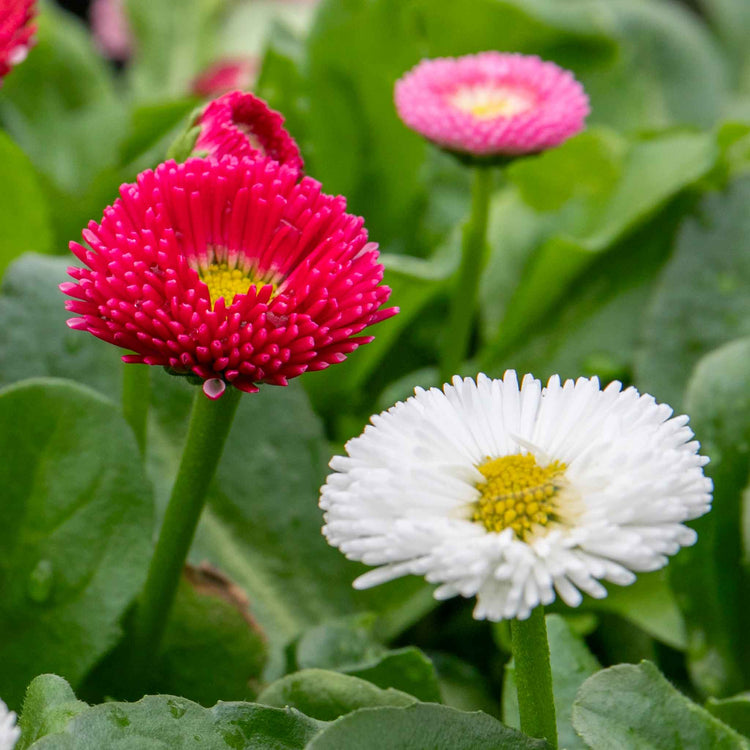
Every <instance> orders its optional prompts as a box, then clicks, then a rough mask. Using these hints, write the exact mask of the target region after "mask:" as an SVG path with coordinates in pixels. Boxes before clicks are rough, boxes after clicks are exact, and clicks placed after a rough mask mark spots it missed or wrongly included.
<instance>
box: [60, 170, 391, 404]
mask: <svg viewBox="0 0 750 750" xmlns="http://www.w3.org/2000/svg"><path fill="white" fill-rule="evenodd" d="M298 178H299V173H298V172H297V171H296V170H294V169H291V168H288V167H285V166H282V165H279V164H278V163H277V162H275V161H273V160H271V159H247V158H245V159H241V160H240V159H234V158H229V157H227V158H224V159H221V160H218V161H217V160H207V159H196V158H193V159H189V160H188V161H187V162H185V163H183V164H176V163H175V162H167V163H165V164H161V165H160V166H159V167H157V168H156V170H147V171H145V172H143V173H141V174H140V175H139V176H138V179H137V182H136V183H135V184H129V185H123V186H122V187H121V188H120V196H121V197H120V198H119V199H118V200H116V201H115V202H114V204H113V205H112V206H109V207H108V208H107V209H105V211H104V217H103V218H102V221H101V223H100V224H97V223H96V222H94V221H92V222H90V223H89V225H88V228H87V229H85V230H84V231H83V238H84V240H85V241H86V242H87V243H88V245H89V247H90V249H87V248H86V247H84V246H82V245H80V244H78V243H76V242H71V243H70V249H71V250H72V252H73V253H74V254H75V255H76V257H78V258H79V259H80V260H81V261H82V262H83V263H84V264H85V265H86V266H87V267H85V268H79V267H70V268H69V269H68V273H69V275H70V276H72V277H73V278H74V279H75V280H76V281H75V282H67V283H64V284H62V285H61V286H60V289H61V290H62V291H63V292H64V293H65V294H67V295H69V296H70V297H72V299H70V300H67V301H66V308H67V309H68V310H70V311H71V312H73V313H75V314H76V315H77V317H74V318H71V319H70V320H69V321H68V325H69V326H70V327H71V328H74V329H80V330H85V331H89V332H90V333H92V334H94V336H97V337H98V338H100V339H103V340H104V341H109V342H110V343H113V344H116V345H117V346H121V347H123V348H125V349H130V350H131V351H133V352H135V354H129V355H126V356H124V357H123V360H124V361H125V362H136V363H145V364H148V365H162V366H165V367H167V368H169V369H170V370H172V371H174V372H176V373H179V374H187V375H190V374H192V375H194V376H197V377H198V378H200V379H202V380H203V381H204V384H203V389H204V391H205V392H206V394H207V395H208V396H210V397H212V398H217V397H218V396H220V395H221V394H222V393H223V391H224V389H225V387H226V385H227V384H231V385H234V386H235V387H237V388H239V389H240V390H243V391H247V392H250V393H252V392H255V391H257V390H258V387H257V384H258V383H270V384H273V385H286V384H287V381H288V379H289V378H293V377H296V376H297V375H300V374H302V373H303V372H306V371H308V370H322V369H324V368H326V367H328V366H329V365H331V364H334V363H336V362H342V361H343V360H344V359H346V355H347V354H348V353H349V352H352V351H354V349H356V348H357V347H358V346H360V345H361V344H365V343H367V342H369V341H371V340H372V338H373V337H372V336H363V335H360V334H361V333H362V331H363V330H364V329H365V328H366V327H367V326H370V325H373V324H374V323H377V322H379V321H381V320H384V319H385V318H388V317H390V316H392V315H394V314H395V313H396V312H397V310H396V309H395V308H387V309H381V307H382V305H383V304H384V303H385V302H386V301H387V299H388V297H389V295H390V289H388V287H386V286H383V285H381V283H380V282H381V281H382V278H383V267H382V266H381V265H380V264H379V263H378V251H377V245H376V244H374V243H371V242H368V241H367V231H366V230H365V229H364V226H363V219H361V218H360V217H358V216H352V215H350V214H347V213H346V200H345V199H344V198H343V197H342V196H331V195H326V194H325V193H322V192H321V186H320V184H319V183H318V182H316V181H315V180H313V179H311V178H309V177H305V178H303V179H302V180H301V181H299V182H298Z"/></svg>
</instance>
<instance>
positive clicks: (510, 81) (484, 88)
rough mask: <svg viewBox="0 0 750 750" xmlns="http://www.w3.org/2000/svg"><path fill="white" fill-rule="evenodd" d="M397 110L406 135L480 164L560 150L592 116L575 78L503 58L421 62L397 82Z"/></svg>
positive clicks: (487, 55)
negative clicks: (481, 160) (479, 160)
mask: <svg viewBox="0 0 750 750" xmlns="http://www.w3.org/2000/svg"><path fill="white" fill-rule="evenodd" d="M395 103H396V109H397V111H398V114H399V117H400V118H401V119H402V120H403V121H404V123H405V124H406V125H407V127H409V128H411V129H412V130H415V131H417V132H418V133H420V134H421V135H423V136H424V137H425V138H427V139H429V140H431V141H434V142H435V143H437V144H438V145H439V146H442V147H444V148H446V149H448V150H450V151H455V152H458V153H461V154H468V155H471V156H473V157H478V158H488V157H497V156H517V155H520V154H530V153H537V152H539V151H544V150H545V149H548V148H553V147H554V146H559V145H560V144H561V143H562V142H563V141H566V140H567V139H568V138H570V137H571V136H573V135H575V134H576V133H578V132H580V131H581V130H582V129H583V124H584V119H585V118H586V115H587V114H588V113H589V104H588V98H587V96H586V94H585V92H584V90H583V87H582V86H581V84H580V83H578V81H576V79H575V78H574V77H573V75H572V73H570V72H569V71H567V70H563V69H562V68H559V67H558V66H557V65H555V64H554V63H551V62H544V61H543V60H540V59H539V58H538V57H535V56H532V55H519V54H507V53H501V52H481V53H479V54H477V55H466V56H464V57H458V58H451V57H444V58H437V59H434V60H422V62H420V63H419V64H418V65H416V66H415V67H414V68H412V69H411V70H410V71H409V72H408V73H406V74H405V75H404V76H403V77H401V78H400V79H399V80H398V81H397V82H396V87H395Z"/></svg>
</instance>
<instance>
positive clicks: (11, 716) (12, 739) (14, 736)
mask: <svg viewBox="0 0 750 750" xmlns="http://www.w3.org/2000/svg"><path fill="white" fill-rule="evenodd" d="M20 736H21V730H20V729H19V728H18V727H17V726H16V714H15V711H9V710H8V707H7V706H6V705H5V703H4V702H3V701H2V700H0V750H13V748H14V747H15V745H16V742H18V738H19V737H20Z"/></svg>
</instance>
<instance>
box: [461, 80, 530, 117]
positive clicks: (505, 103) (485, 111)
mask: <svg viewBox="0 0 750 750" xmlns="http://www.w3.org/2000/svg"><path fill="white" fill-rule="evenodd" d="M449 101H450V103H451V104H452V105H453V106H454V107H457V108H458V109H460V110H463V111H464V112H469V113H471V114H472V115H474V117H476V118H478V119H480V120H492V119H493V118H495V117H513V116H514V115H517V114H520V113H521V112H525V111H526V110H527V109H531V108H532V107H533V106H534V99H533V97H532V96H531V95H529V94H528V93H527V92H525V91H522V90H518V89H514V88H511V87H508V86H491V85H478V86H467V87H464V88H460V89H458V91H456V92H455V93H454V94H453V95H452V96H451V97H450V100H449Z"/></svg>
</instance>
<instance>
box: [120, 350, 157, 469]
mask: <svg viewBox="0 0 750 750" xmlns="http://www.w3.org/2000/svg"><path fill="white" fill-rule="evenodd" d="M150 394H151V367H150V366H149V365H133V364H124V365H123V370H122V414H123V416H124V417H125V420H126V421H127V423H128V424H129V425H130V426H131V427H132V428H133V433H134V434H135V439H136V442H137V443H138V450H140V452H141V455H143V454H144V453H145V452H146V423H147V420H148V403H149V397H150Z"/></svg>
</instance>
